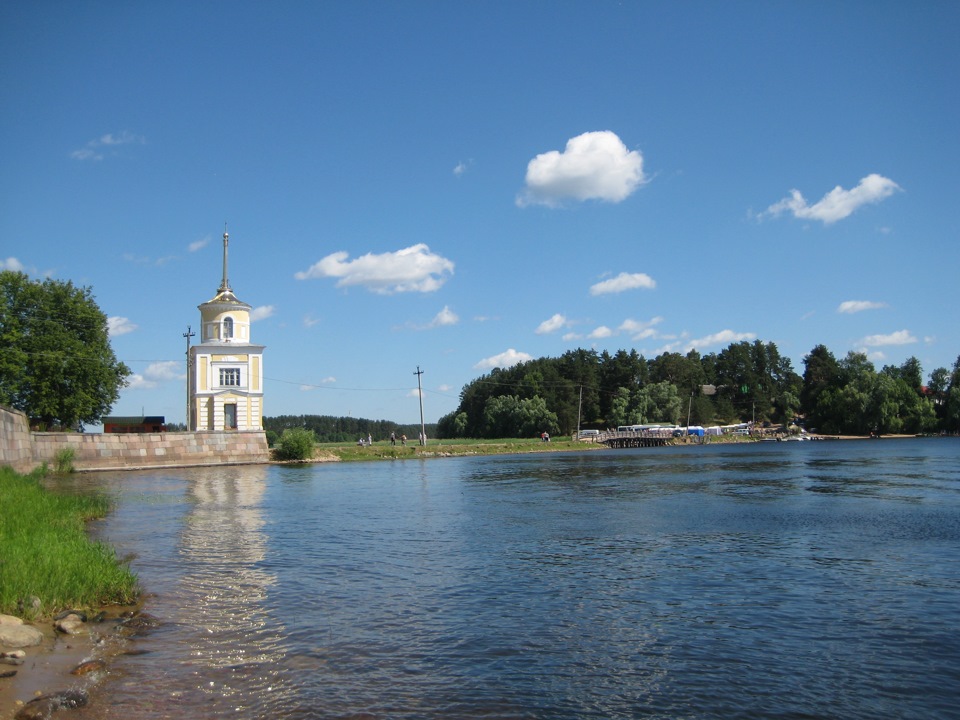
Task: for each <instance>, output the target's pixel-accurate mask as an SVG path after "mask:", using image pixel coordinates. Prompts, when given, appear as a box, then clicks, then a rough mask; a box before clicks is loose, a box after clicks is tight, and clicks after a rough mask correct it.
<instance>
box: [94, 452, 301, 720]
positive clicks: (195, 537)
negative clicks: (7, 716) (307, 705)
mask: <svg viewBox="0 0 960 720" xmlns="http://www.w3.org/2000/svg"><path fill="white" fill-rule="evenodd" d="M268 474H269V469H268V468H267V467H265V466H236V467H234V466H231V467H224V468H218V469H216V470H184V471H182V472H181V474H180V475H179V476H177V477H176V478H175V479H173V478H170V477H169V476H167V475H165V474H163V473H161V472H159V471H158V472H154V473H145V474H143V475H141V476H138V477H132V476H130V475H127V474H123V475H120V474H112V475H109V476H106V477H107V482H108V483H109V484H110V487H111V489H112V491H113V492H114V493H115V494H118V496H119V498H120V499H121V506H120V509H119V511H118V512H117V513H116V515H117V516H118V517H117V518H115V519H111V521H110V524H112V525H113V524H115V525H118V526H119V527H113V528H110V529H107V530H106V531H105V533H104V534H106V535H107V537H108V539H109V540H111V541H112V542H113V543H114V544H115V545H118V546H121V547H122V546H123V545H124V544H125V543H131V544H132V545H136V546H137V547H138V548H139V550H138V552H137V555H138V560H137V561H135V567H136V569H137V571H138V572H139V573H140V574H141V576H142V582H143V584H144V585H145V586H146V588H147V590H148V591H149V592H150V595H149V597H148V599H147V603H146V607H145V610H146V611H147V612H149V613H150V614H152V615H155V616H157V617H158V618H159V619H160V623H161V624H160V626H159V628H157V629H156V630H154V631H153V632H152V633H151V634H150V635H149V636H148V637H147V638H143V639H140V640H138V646H139V647H138V649H140V650H146V651H147V652H146V654H143V655H139V654H138V655H133V656H131V657H123V658H121V659H120V660H118V661H117V662H116V663H115V664H114V668H115V673H114V674H115V675H116V677H115V678H114V679H113V680H112V681H111V682H110V683H109V684H108V686H107V687H106V688H104V691H103V693H102V698H98V700H97V702H96V703H95V705H96V707H94V708H92V709H91V710H90V712H89V716H90V717H105V718H106V717H129V714H130V711H131V707H136V708H137V712H139V713H143V714H142V715H138V717H173V716H180V717H183V716H184V714H185V715H186V716H191V715H193V713H195V712H197V708H203V711H202V712H203V714H204V716H211V717H215V716H218V715H220V714H231V713H238V712H239V713H241V714H245V715H246V716H248V717H257V716H260V714H261V713H262V711H263V709H264V708H266V707H269V705H270V703H271V702H273V701H274V698H276V697H281V696H282V695H283V694H284V693H285V692H290V691H289V689H288V686H287V683H286V682H285V680H284V679H283V678H282V677H280V675H279V673H278V670H277V667H278V661H279V660H280V659H281V658H282V657H284V656H285V655H286V651H285V649H284V645H283V638H284V627H283V622H282V619H281V618H276V617H271V615H270V614H269V612H268V611H267V608H266V607H265V599H266V597H267V594H268V592H269V588H270V586H271V585H273V584H274V582H275V578H274V576H273V575H271V574H270V573H269V572H268V571H266V570H265V569H264V567H263V560H264V557H265V556H266V554H267V538H266V536H265V535H264V533H263V526H264V518H263V512H262V503H263V495H264V492H265V491H266V488H267V477H268ZM131 486H135V487H137V488H138V489H137V490H136V491H134V490H133V487H131ZM170 508H179V509H180V512H181V514H180V516H179V517H172V516H171V513H170V511H169V510H170ZM124 516H128V518H129V519H130V520H131V523H130V524H129V525H126V524H125V523H124V522H123V519H128V518H124ZM154 542H156V543H157V544H156V545H154ZM140 565H142V566H143V567H142V568H141V567H137V566H140ZM155 581H156V582H155ZM158 588H162V590H160V589H158ZM78 717H79V716H78Z"/></svg>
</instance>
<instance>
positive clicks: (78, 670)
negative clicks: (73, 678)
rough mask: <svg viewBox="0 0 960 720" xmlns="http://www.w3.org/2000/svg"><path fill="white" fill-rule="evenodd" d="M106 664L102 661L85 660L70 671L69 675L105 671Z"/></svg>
mask: <svg viewBox="0 0 960 720" xmlns="http://www.w3.org/2000/svg"><path fill="white" fill-rule="evenodd" d="M106 667H107V664H106V663H105V662H104V661H103V660H87V661H86V662H82V663H80V664H79V665H77V666H76V667H75V668H74V669H73V670H71V671H70V674H71V675H87V674H89V673H92V672H97V671H98V670H105V669H106Z"/></svg>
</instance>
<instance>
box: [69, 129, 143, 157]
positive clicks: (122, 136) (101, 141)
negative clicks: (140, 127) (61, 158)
mask: <svg viewBox="0 0 960 720" xmlns="http://www.w3.org/2000/svg"><path fill="white" fill-rule="evenodd" d="M146 142H147V141H146V138H144V137H143V136H142V135H134V134H133V133H131V132H127V131H126V130H124V131H123V132H122V133H119V134H117V135H114V134H113V133H107V134H106V135H101V136H100V137H98V138H97V139H95V140H91V141H90V142H88V143H87V144H86V145H84V146H83V147H82V148H80V149H79V150H74V151H73V152H72V153H70V157H71V158H73V159H74V160H103V149H104V148H111V147H117V146H120V145H131V144H135V145H144V144H145V143H146Z"/></svg>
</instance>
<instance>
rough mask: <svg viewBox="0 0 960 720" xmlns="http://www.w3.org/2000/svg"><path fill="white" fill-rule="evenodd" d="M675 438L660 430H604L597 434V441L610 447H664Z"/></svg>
mask: <svg viewBox="0 0 960 720" xmlns="http://www.w3.org/2000/svg"><path fill="white" fill-rule="evenodd" d="M672 439H673V436H672V434H671V435H670V436H669V437H668V436H666V435H665V434H664V433H658V432H648V431H641V432H618V431H608V432H602V433H600V434H599V435H598V436H597V440H596V441H597V442H598V443H603V444H604V445H606V446H607V447H609V448H639V447H663V446H665V445H668V444H670V441H671V440H672Z"/></svg>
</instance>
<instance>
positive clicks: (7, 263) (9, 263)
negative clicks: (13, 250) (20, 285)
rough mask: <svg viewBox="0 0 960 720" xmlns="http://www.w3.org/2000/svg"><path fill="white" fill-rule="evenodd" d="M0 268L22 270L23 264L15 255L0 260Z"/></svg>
mask: <svg viewBox="0 0 960 720" xmlns="http://www.w3.org/2000/svg"><path fill="white" fill-rule="evenodd" d="M0 270H13V271H14V272H23V264H22V263H21V262H20V261H19V260H17V259H16V258H15V257H8V258H7V259H6V260H0Z"/></svg>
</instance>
